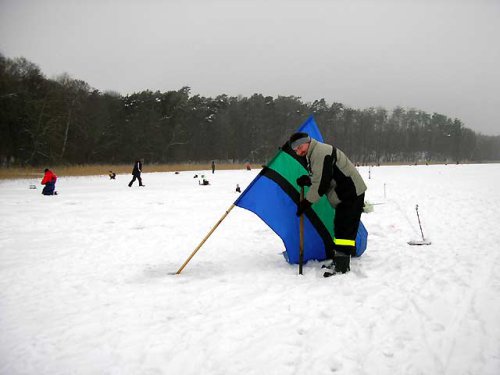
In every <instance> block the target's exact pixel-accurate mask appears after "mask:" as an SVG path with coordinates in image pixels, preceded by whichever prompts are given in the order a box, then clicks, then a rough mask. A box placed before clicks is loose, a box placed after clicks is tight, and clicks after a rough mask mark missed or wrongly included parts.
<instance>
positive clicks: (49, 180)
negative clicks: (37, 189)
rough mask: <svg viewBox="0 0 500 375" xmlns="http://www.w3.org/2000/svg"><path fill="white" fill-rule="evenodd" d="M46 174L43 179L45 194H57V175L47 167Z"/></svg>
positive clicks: (43, 192)
mask: <svg viewBox="0 0 500 375" xmlns="http://www.w3.org/2000/svg"><path fill="white" fill-rule="evenodd" d="M44 172H45V175H44V176H43V179H42V185H45V187H44V188H43V190H42V194H43V195H57V192H56V191H54V190H55V189H56V181H57V176H56V175H55V174H54V173H53V172H52V171H51V170H50V169H48V168H45V171H44Z"/></svg>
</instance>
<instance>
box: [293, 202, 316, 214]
mask: <svg viewBox="0 0 500 375" xmlns="http://www.w3.org/2000/svg"><path fill="white" fill-rule="evenodd" d="M311 206H312V203H311V202H309V201H308V200H307V199H303V200H301V201H300V203H299V205H298V207H297V214H296V215H297V216H300V215H302V214H303V213H304V212H305V211H306V210H307V209H308V208H309V207H311Z"/></svg>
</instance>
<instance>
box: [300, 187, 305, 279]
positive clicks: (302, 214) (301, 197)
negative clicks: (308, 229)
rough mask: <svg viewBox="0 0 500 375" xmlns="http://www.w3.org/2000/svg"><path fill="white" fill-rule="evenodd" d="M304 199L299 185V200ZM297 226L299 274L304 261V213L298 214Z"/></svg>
mask: <svg viewBox="0 0 500 375" xmlns="http://www.w3.org/2000/svg"><path fill="white" fill-rule="evenodd" d="M303 199H304V187H303V186H301V187H300V201H301V202H302V200H303ZM299 225H300V228H299V275H302V263H304V213H301V214H300V224H299Z"/></svg>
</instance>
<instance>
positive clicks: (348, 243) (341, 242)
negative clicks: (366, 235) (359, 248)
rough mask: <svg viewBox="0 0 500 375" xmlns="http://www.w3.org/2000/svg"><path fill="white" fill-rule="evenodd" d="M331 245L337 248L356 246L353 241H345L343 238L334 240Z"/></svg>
mask: <svg viewBox="0 0 500 375" xmlns="http://www.w3.org/2000/svg"><path fill="white" fill-rule="evenodd" d="M333 243H334V244H335V245H339V246H356V241H354V240H345V239H343V238H334V239H333Z"/></svg>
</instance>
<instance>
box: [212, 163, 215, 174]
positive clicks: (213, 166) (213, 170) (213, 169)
mask: <svg viewBox="0 0 500 375" xmlns="http://www.w3.org/2000/svg"><path fill="white" fill-rule="evenodd" d="M214 173H215V160H212V174H214Z"/></svg>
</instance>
